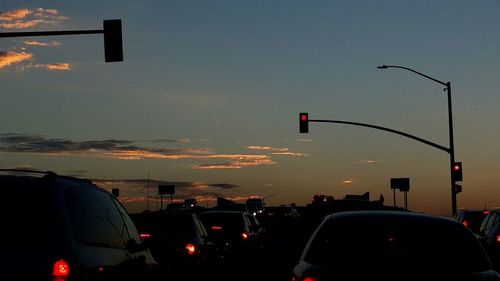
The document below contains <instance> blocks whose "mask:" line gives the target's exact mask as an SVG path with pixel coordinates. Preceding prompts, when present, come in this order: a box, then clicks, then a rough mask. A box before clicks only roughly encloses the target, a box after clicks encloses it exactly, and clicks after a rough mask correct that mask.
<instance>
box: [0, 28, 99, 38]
mask: <svg viewBox="0 0 500 281" xmlns="http://www.w3.org/2000/svg"><path fill="white" fill-rule="evenodd" d="M98 33H104V30H103V29H96V30H63V31H22V32H0V38H2V37H3V38H6V37H32V36H57V35H80V34H98Z"/></svg>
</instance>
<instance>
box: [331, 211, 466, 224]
mask: <svg viewBox="0 0 500 281" xmlns="http://www.w3.org/2000/svg"><path fill="white" fill-rule="evenodd" d="M349 218H360V219H362V218H380V219H384V218H401V219H409V220H415V221H420V220H422V221H423V220H425V221H435V222H436V223H444V224H459V223H458V222H457V221H455V220H453V219H451V218H448V217H444V216H436V215H431V214H425V213H414V212H405V211H378V210H374V211H349V212H340V213H335V214H331V215H328V216H326V217H325V218H324V220H325V221H331V220H337V219H349Z"/></svg>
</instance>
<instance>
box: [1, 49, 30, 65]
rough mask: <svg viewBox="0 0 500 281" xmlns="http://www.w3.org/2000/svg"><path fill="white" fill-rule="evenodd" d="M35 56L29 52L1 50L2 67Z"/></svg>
mask: <svg viewBox="0 0 500 281" xmlns="http://www.w3.org/2000/svg"><path fill="white" fill-rule="evenodd" d="M31 58H33V54H32V53H28V52H20V53H18V52H0V69H2V68H5V67H8V66H10V65H12V64H15V63H20V62H22V61H25V60H29V59H31Z"/></svg>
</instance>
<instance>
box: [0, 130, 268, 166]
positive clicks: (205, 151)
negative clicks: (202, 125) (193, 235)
mask: <svg viewBox="0 0 500 281" xmlns="http://www.w3.org/2000/svg"><path fill="white" fill-rule="evenodd" d="M0 152H13V153H32V154H43V155H57V156H86V157H104V158H112V159H122V160H142V159H146V158H150V159H169V160H179V159H192V160H213V159H219V160H223V163H221V164H205V165H193V166H192V168H193V169H205V170H206V169H222V168H224V169H239V168H243V167H250V166H259V165H270V164H275V162H273V161H272V160H271V159H270V155H263V154H216V153H214V150H213V149H211V148H169V147H160V148H156V147H145V146H138V145H137V144H136V143H135V142H134V141H132V140H114V139H110V140H99V141H71V140H67V139H57V138H45V137H43V136H40V135H25V134H0Z"/></svg>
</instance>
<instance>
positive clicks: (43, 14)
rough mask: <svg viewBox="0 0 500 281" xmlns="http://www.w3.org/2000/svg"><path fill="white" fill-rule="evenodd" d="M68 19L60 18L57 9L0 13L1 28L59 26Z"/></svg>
mask: <svg viewBox="0 0 500 281" xmlns="http://www.w3.org/2000/svg"><path fill="white" fill-rule="evenodd" d="M65 19H67V18H66V17H63V16H59V11H57V10H55V9H43V8H37V9H35V10H29V9H16V10H12V11H8V12H4V13H0V21H2V22H0V27H2V28H9V29H24V28H29V27H34V26H38V25H58V24H59V23H60V22H61V21H62V20H65Z"/></svg>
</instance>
